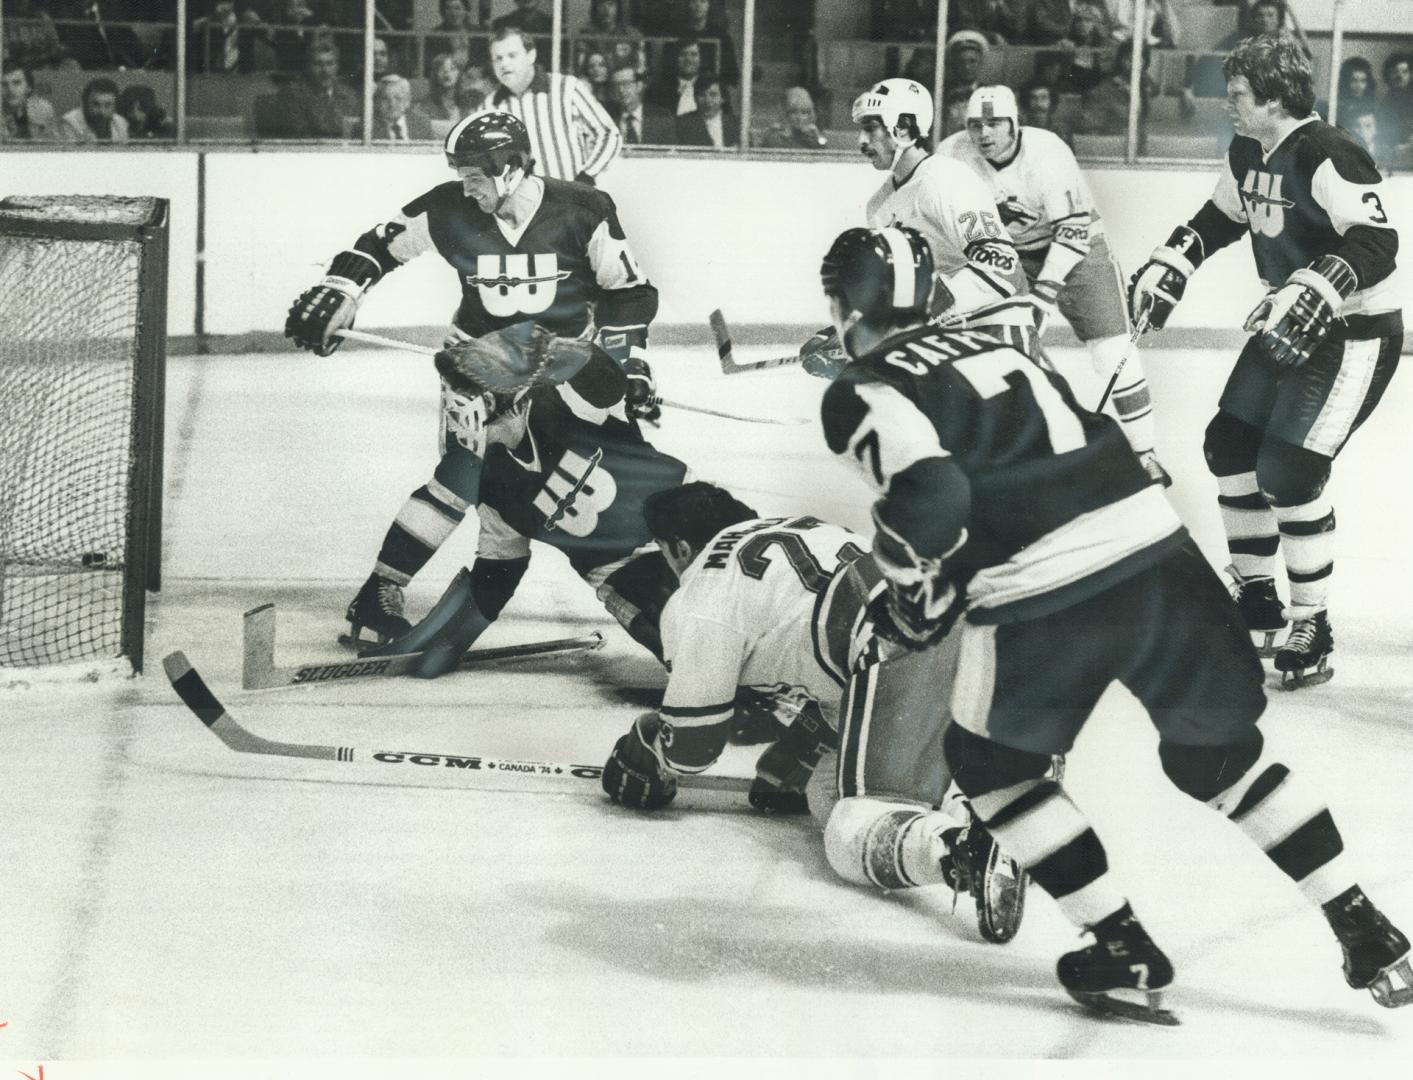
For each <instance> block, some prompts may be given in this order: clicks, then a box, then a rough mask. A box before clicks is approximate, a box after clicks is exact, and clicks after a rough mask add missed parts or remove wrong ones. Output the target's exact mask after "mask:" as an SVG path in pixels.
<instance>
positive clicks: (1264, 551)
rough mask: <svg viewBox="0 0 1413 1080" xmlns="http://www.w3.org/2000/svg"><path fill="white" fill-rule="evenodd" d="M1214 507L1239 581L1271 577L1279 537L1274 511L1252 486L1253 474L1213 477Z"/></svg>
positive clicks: (1278, 546)
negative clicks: (1217, 511)
mask: <svg viewBox="0 0 1413 1080" xmlns="http://www.w3.org/2000/svg"><path fill="white" fill-rule="evenodd" d="M1217 508H1218V509H1219V510H1220V511H1221V515H1222V529H1223V531H1225V532H1226V534H1227V551H1228V552H1230V554H1231V564H1232V567H1233V568H1234V569H1235V570H1236V572H1237V573H1238V574H1239V575H1241V577H1243V578H1253V577H1268V578H1274V577H1275V576H1276V553H1277V552H1278V551H1279V550H1280V534H1279V532H1278V531H1277V523H1276V514H1275V511H1274V510H1272V509H1271V506H1270V504H1269V503H1268V502H1266V497H1265V496H1264V495H1262V494H1261V489H1260V488H1259V487H1258V486H1257V484H1256V473H1255V472H1254V471H1253V472H1243V473H1236V474H1234V475H1232V476H1219V477H1217Z"/></svg>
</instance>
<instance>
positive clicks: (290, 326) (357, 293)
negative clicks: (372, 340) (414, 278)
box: [285, 251, 382, 356]
mask: <svg viewBox="0 0 1413 1080" xmlns="http://www.w3.org/2000/svg"><path fill="white" fill-rule="evenodd" d="M381 276H382V268H381V267H379V266H378V262H377V260H376V259H374V258H373V256H371V255H365V254H364V253H363V252H361V251H340V252H339V253H338V254H337V255H335V256H334V261H333V262H332V263H331V264H330V265H329V272H328V273H327V274H325V275H324V278H323V280H322V281H320V282H319V284H317V285H315V286H314V287H313V288H312V289H305V290H304V292H303V293H301V294H300V296H299V299H298V300H296V301H295V302H294V303H293V304H291V305H290V309H289V315H288V317H287V318H286V319H285V337H287V338H291V339H292V340H293V341H294V343H295V344H296V345H298V346H299V347H300V348H301V349H310V350H312V351H313V352H314V353H315V354H316V355H318V356H329V355H330V354H331V353H333V352H334V350H335V349H337V348H338V347H339V346H340V345H342V344H343V338H341V337H336V336H335V335H334V331H335V330H345V329H348V328H349V327H351V326H352V325H353V317H354V316H355V315H356V314H357V313H358V302H359V301H360V300H361V299H362V298H363V294H364V293H365V292H367V291H368V288H369V286H371V285H372V284H373V283H374V282H375V281H377V280H378V278H379V277H381Z"/></svg>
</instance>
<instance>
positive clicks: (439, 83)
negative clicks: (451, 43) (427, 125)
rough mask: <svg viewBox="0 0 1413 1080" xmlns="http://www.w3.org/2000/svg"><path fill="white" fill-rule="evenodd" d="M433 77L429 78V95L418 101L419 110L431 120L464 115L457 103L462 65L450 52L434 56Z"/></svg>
mask: <svg viewBox="0 0 1413 1080" xmlns="http://www.w3.org/2000/svg"><path fill="white" fill-rule="evenodd" d="M430 67H431V72H432V74H431V77H430V78H428V80H427V96H426V97H424V98H423V99H422V100H421V101H420V102H418V103H417V111H418V112H420V113H421V114H422V115H423V116H425V117H427V118H428V119H429V120H451V121H453V122H455V121H457V120H460V119H461V117H462V115H463V114H462V112H461V109H460V108H459V107H458V106H457V104H456V84H457V82H458V81H459V80H460V79H461V65H460V64H458V63H457V62H456V57H455V56H453V55H452V54H451V53H449V52H444V53H437V55H436V56H434V57H432V63H431V65H430Z"/></svg>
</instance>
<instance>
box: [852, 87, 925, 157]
mask: <svg viewBox="0 0 1413 1080" xmlns="http://www.w3.org/2000/svg"><path fill="white" fill-rule="evenodd" d="M932 113H933V108H932V95H931V94H930V93H928V91H927V87H925V86H923V85H922V83H920V82H914V81H913V80H912V79H884V80H883V81H882V82H880V83H877V84H876V85H874V86H873V87H872V88H871V89H868V90H865V91H864V92H863V93H862V94H860V95H859V96H858V97H857V98H856V99H855V100H854V107H853V110H852V111H851V114H850V115H851V116H852V118H853V122H854V123H855V124H857V125H862V124H863V123H864V121H866V120H870V119H873V120H878V121H879V122H880V123H881V124H882V125H883V126H884V127H885V128H887V129H888V133H889V134H890V135H891V136H892V137H893V141H894V144H895V145H894V150H893V161H892V164H894V165H896V164H897V162H898V158H899V157H900V156H901V155H902V153H903V151H904V150H906V149H907V148H908V147H910V146H912V145H913V144H915V143H916V142H917V141H918V140H919V139H922V138H926V137H927V136H928V135H930V134H931V132H932ZM863 142H864V136H862V135H861V136H860V145H861V146H862V145H863Z"/></svg>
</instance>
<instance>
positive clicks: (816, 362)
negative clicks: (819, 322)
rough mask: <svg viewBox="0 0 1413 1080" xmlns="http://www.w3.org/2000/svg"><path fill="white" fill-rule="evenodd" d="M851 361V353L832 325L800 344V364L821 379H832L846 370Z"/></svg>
mask: <svg viewBox="0 0 1413 1080" xmlns="http://www.w3.org/2000/svg"><path fill="white" fill-rule="evenodd" d="M848 362H849V354H848V353H846V352H845V351H844V344H843V342H841V341H840V340H839V333H838V331H836V330H835V329H834V327H832V326H826V327H825V328H824V329H823V330H820V331H819V332H818V333H816V334H815V335H814V337H812V338H810V339H809V340H808V341H806V342H805V343H804V344H803V345H801V346H800V364H801V365H802V366H803V367H804V369H805V370H806V371H807V372H809V373H810V374H811V375H818V376H819V377H820V378H821V379H832V378H834V376H836V375H838V374H839V372H841V371H843V370H844V365H846V364H847V363H848Z"/></svg>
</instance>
